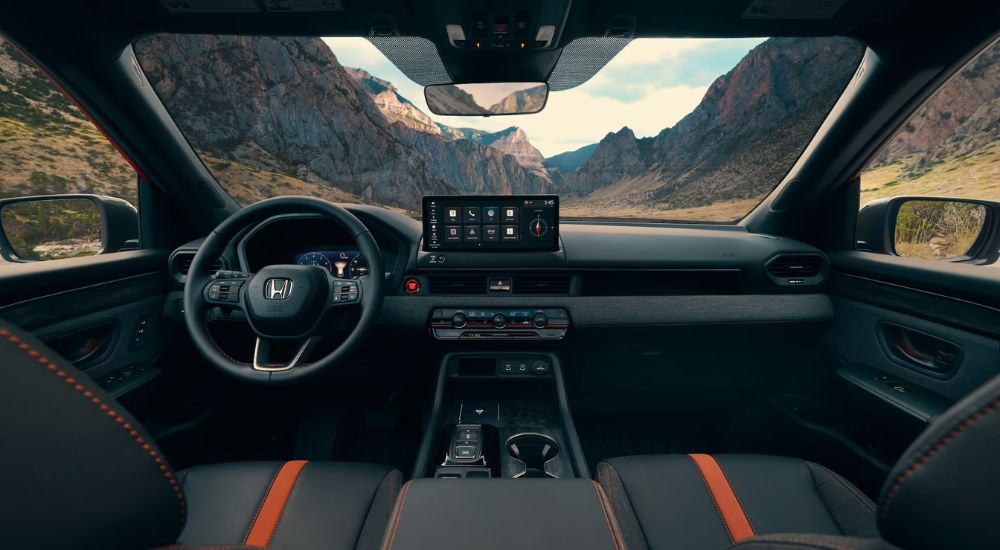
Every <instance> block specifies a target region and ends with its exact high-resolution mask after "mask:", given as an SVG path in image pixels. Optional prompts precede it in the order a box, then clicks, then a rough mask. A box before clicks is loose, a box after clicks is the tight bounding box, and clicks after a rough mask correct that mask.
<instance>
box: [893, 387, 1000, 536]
mask: <svg viewBox="0 0 1000 550" xmlns="http://www.w3.org/2000/svg"><path fill="white" fill-rule="evenodd" d="M998 407H1000V399H996V400H994V401H993V402H992V403H989V404H988V405H985V406H983V407H982V408H980V409H979V410H978V411H976V412H974V413H972V414H970V415H969V416H966V417H965V419H964V420H962V421H961V422H960V423H959V424H958V425H956V426H955V427H954V428H953V429H952V430H951V431H950V432H948V433H947V434H945V435H944V436H943V437H941V439H939V440H938V441H937V443H935V444H934V445H932V446H931V447H930V448H929V449H928V450H926V451H924V452H923V454H921V455H920V456H919V457H918V458H917V459H916V460H914V461H913V462H912V463H911V464H910V466H909V467H908V468H907V469H906V470H905V471H904V472H903V473H902V474H900V475H899V477H897V478H896V481H895V483H893V485H892V488H891V489H889V491H888V492H886V494H885V503H884V504H883V505H882V517H883V518H884V517H887V516H888V515H889V505H890V504H891V503H892V499H893V498H894V497H895V496H896V494H897V493H899V489H900V488H901V487H902V486H903V482H904V481H906V479H907V478H908V477H909V476H910V475H911V474H912V473H913V472H915V471H917V470H919V469H920V468H922V467H923V466H924V465H925V464H927V462H928V461H930V459H931V458H934V456H935V455H937V454H938V453H939V452H941V451H942V450H943V449H944V448H945V446H947V445H948V443H951V442H952V441H953V440H954V439H955V438H956V437H958V434H960V433H962V432H963V431H965V429H966V428H968V427H969V426H972V425H973V424H975V423H976V422H978V421H980V420H982V419H983V417H985V416H986V415H988V414H990V413H991V412H993V411H995V410H997V408H998Z"/></svg>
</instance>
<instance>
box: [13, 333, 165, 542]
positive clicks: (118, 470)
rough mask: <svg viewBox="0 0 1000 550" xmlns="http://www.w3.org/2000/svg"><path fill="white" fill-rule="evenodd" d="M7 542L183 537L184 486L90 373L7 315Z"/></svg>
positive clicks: (160, 454) (115, 540)
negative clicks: (77, 366)
mask: <svg viewBox="0 0 1000 550" xmlns="http://www.w3.org/2000/svg"><path fill="white" fill-rule="evenodd" d="M0 374H2V380H3V382H2V384H0V394H2V398H0V438H2V439H0V440H2V441H3V444H2V446H0V464H2V465H3V468H0V488H2V497H3V499H4V501H5V502H6V504H5V505H4V507H3V508H4V513H3V514H2V515H0V532H2V533H3V543H2V544H3V546H4V547H5V548H104V549H111V548H149V547H153V546H158V545H163V544H169V543H172V542H174V541H175V540H177V535H178V534H179V533H180V530H181V527H182V526H183V521H184V495H183V493H182V492H181V488H180V482H179V481H178V480H177V478H176V477H175V475H174V473H173V471H172V470H171V469H170V466H168V465H167V463H166V460H165V459H164V458H163V455H162V453H160V451H159V450H158V449H157V448H156V445H155V444H154V443H153V441H152V439H151V438H150V437H149V436H148V435H147V434H146V432H145V431H144V430H143V428H142V427H141V426H140V425H139V423H138V422H136V421H135V419H134V418H132V416H131V415H129V413H128V412H127V411H125V409H124V408H122V406H121V405H120V404H119V403H117V402H116V401H115V400H114V399H113V398H112V397H111V396H109V395H107V394H106V393H105V392H104V391H102V390H101V388H100V387H98V386H97V384H95V383H94V382H93V381H92V380H91V379H90V378H89V377H88V376H87V375H85V374H82V373H81V372H80V371H78V370H77V369H75V368H73V366H72V365H70V364H68V362H67V361H65V360H64V359H62V358H61V357H59V356H57V355H56V354H55V353H53V352H52V350H51V349H49V348H48V347H46V346H45V345H44V344H42V343H41V342H40V341H38V340H37V339H35V338H33V337H32V336H30V335H29V334H27V333H24V332H23V331H20V330H18V329H16V328H14V327H12V326H11V325H9V324H7V323H4V322H2V321H0Z"/></svg>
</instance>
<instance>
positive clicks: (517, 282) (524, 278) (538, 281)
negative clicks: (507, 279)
mask: <svg viewBox="0 0 1000 550" xmlns="http://www.w3.org/2000/svg"><path fill="white" fill-rule="evenodd" d="M571 282H572V278H571V277H570V276H569V275H516V276H514V277H513V289H512V290H513V294H569V292H570V284H571Z"/></svg>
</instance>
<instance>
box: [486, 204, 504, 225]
mask: <svg viewBox="0 0 1000 550" xmlns="http://www.w3.org/2000/svg"><path fill="white" fill-rule="evenodd" d="M483 223H500V207H499V206H484V207H483Z"/></svg>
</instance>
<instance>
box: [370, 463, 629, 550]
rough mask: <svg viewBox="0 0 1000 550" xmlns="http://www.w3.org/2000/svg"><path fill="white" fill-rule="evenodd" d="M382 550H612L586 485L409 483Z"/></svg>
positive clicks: (605, 514)
mask: <svg viewBox="0 0 1000 550" xmlns="http://www.w3.org/2000/svg"><path fill="white" fill-rule="evenodd" d="M385 537H386V538H385V543H384V544H383V545H382V548H383V550H425V549H427V550H429V549H434V550H439V549H441V548H476V549H477V550H494V549H495V550H510V549H511V548H522V549H532V548H538V549H543V548H544V549H550V548H575V549H579V550H588V549H595V550H597V549H600V550H620V549H621V548H622V544H621V535H620V534H619V532H618V527H617V524H616V523H615V521H614V517H613V515H612V514H611V510H610V506H609V504H608V503H607V499H606V498H605V497H604V493H603V491H602V490H601V488H600V486H599V485H597V484H596V483H594V482H593V481H590V480H587V479H463V480H443V479H415V480H413V481H410V482H409V483H407V484H406V485H405V486H404V487H403V490H402V491H401V492H400V495H399V499H398V500H397V502H396V508H395V510H394V511H393V516H392V520H391V521H390V523H389V528H388V531H387V532H386V535H385Z"/></svg>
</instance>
